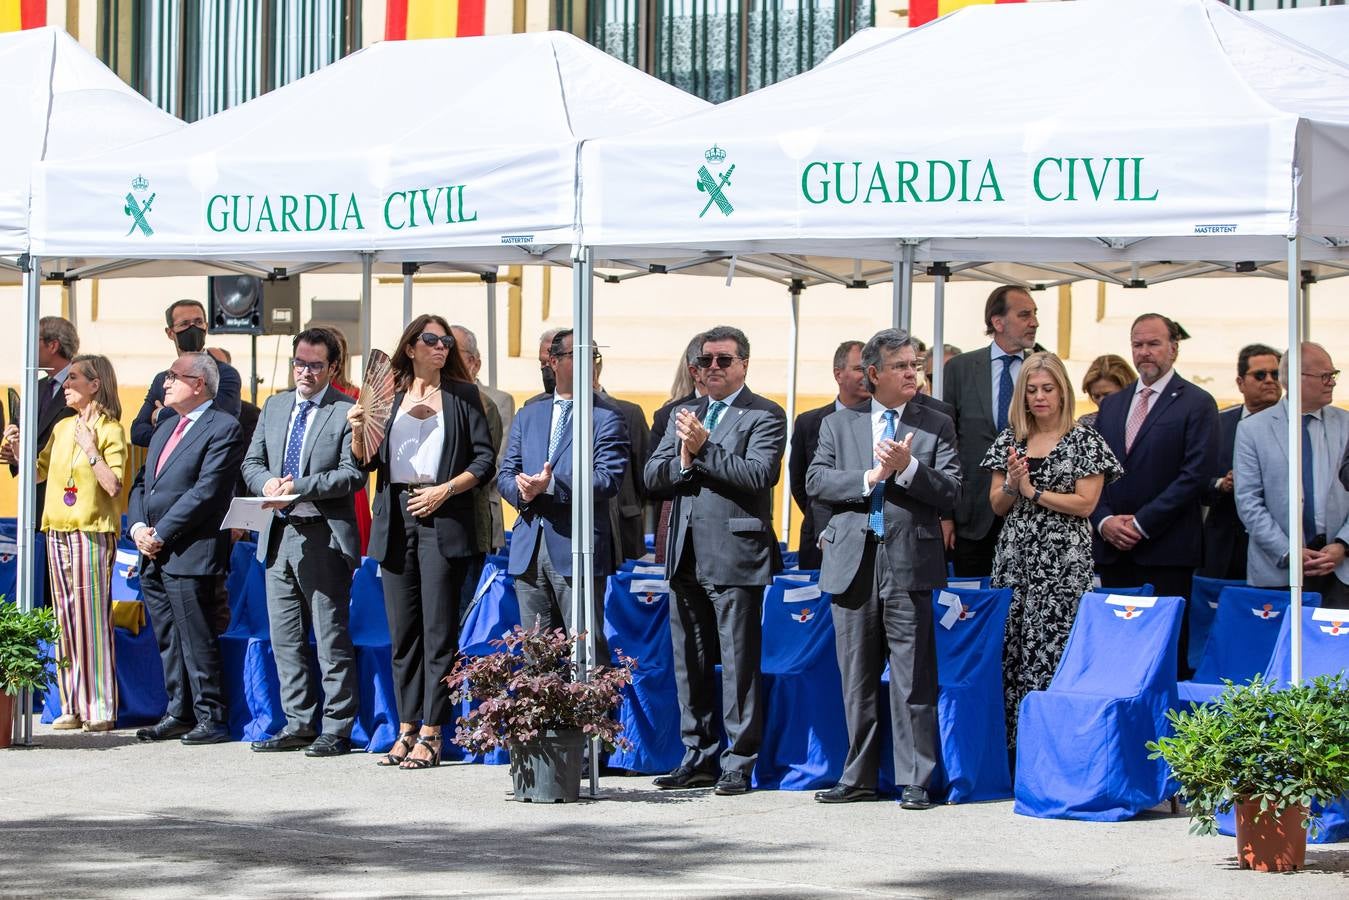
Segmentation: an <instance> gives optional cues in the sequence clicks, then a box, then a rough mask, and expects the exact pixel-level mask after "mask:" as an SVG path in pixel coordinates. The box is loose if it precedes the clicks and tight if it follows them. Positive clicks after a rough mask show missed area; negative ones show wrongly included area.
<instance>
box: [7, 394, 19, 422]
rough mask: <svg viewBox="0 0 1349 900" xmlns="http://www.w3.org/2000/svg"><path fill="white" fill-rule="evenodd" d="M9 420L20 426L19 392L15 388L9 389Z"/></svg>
mask: <svg viewBox="0 0 1349 900" xmlns="http://www.w3.org/2000/svg"><path fill="white" fill-rule="evenodd" d="M9 420H10V421H11V422H13V423H14V424H15V425H18V424H19V392H18V391H16V390H14V388H10V389H9Z"/></svg>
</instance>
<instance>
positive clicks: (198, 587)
mask: <svg viewBox="0 0 1349 900" xmlns="http://www.w3.org/2000/svg"><path fill="white" fill-rule="evenodd" d="M215 582H216V576H214V575H202V576H195V575H170V574H168V573H166V572H164V570H163V569H161V568H160V567H159V566H158V565H156V564H154V563H151V564H150V565H148V566H146V567H145V569H144V571H142V572H141V593H142V595H143V596H144V598H145V608H146V611H147V612H148V613H149V614H150V622H151V624H152V625H153V626H154V630H155V642H156V643H157V644H159V660H160V664H161V665H162V666H163V669H164V690H165V692H166V693H167V694H168V695H169V706H168V714H169V715H171V716H173V717H174V718H175V719H177V720H179V721H180V722H196V723H199V724H203V725H225V724H227V723H228V721H229V715H228V713H227V711H226V707H225V695H224V692H223V691H222V690H221V687H220V683H221V682H220V649H219V647H217V645H216V639H215V628H214V627H213V625H212V622H211V614H212V610H213V609H214V607H215Z"/></svg>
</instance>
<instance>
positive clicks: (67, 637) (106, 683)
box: [47, 531, 117, 722]
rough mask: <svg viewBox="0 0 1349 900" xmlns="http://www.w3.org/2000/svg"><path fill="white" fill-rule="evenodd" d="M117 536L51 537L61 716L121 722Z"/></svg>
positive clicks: (51, 534) (52, 533)
mask: <svg viewBox="0 0 1349 900" xmlns="http://www.w3.org/2000/svg"><path fill="white" fill-rule="evenodd" d="M116 552H117V535H116V534H113V533H112V532H110V531H107V532H101V531H49V532H47V571H48V573H49V574H50V576H51V585H52V605H53V606H54V607H55V608H56V621H57V622H58V623H59V624H60V626H61V640H60V643H59V645H58V647H57V658H58V660H61V661H62V662H65V661H68V662H69V664H70V665H69V668H63V669H61V670H60V671H58V673H57V684H58V685H59V687H60V692H61V712H63V713H68V714H74V715H77V716H79V717H80V718H81V719H83V720H84V721H85V722H113V721H116V719H117V676H116V675H115V674H114V673H113V644H112V566H113V558H114V556H115V554H116Z"/></svg>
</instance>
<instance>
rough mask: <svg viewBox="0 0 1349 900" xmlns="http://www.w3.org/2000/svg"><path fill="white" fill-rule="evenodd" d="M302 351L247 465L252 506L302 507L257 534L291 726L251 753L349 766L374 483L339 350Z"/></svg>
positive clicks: (317, 338)
mask: <svg viewBox="0 0 1349 900" xmlns="http://www.w3.org/2000/svg"><path fill="white" fill-rule="evenodd" d="M292 347H293V353H294V357H293V358H292V360H291V366H292V371H293V372H294V376H295V390H293V391H285V392H283V393H280V394H276V395H274V396H272V397H270V398H269V399H268V400H267V403H266V405H265V406H263V409H262V416H261V420H260V422H259V424H258V428H257V430H256V431H254V432H253V440H252V441H251V443H250V444H249V448H248V453H247V455H246V456H245V457H244V464H243V476H244V481H245V482H246V483H247V485H248V489H249V491H250V492H251V493H252V494H253V495H255V496H262V497H282V496H287V495H298V498H299V499H297V500H294V501H285V502H277V503H274V504H269V508H272V509H275V510H276V516H275V517H274V518H273V519H271V520H270V521H269V522H268V523H267V524H266V525H264V526H263V528H262V530H261V531H260V532H259V533H258V559H259V560H260V561H261V562H262V564H263V565H264V566H266V568H267V617H268V619H269V620H270V623H271V636H272V652H273V653H274V654H275V655H276V670H277V675H278V676H279V677H280V679H281V708H282V710H283V711H284V712H285V714H286V719H287V723H286V728H285V729H284V730H283V731H282V732H281V733H280V734H278V735H276V736H274V737H271V738H268V739H266V740H262V741H254V742H253V745H252V747H253V749H254V750H256V751H258V752H261V753H266V752H275V751H281V750H299V749H301V748H303V749H304V751H305V755H306V756H313V757H329V756H340V755H342V754H344V753H348V752H350V750H351V728H352V725H353V724H355V721H356V712H357V707H358V705H359V702H360V697H359V694H358V690H357V685H356V663H355V651H354V650H353V649H352V645H351V633H350V631H349V628H348V621H349V619H348V617H349V608H350V605H351V576H352V573H353V572H354V571H355V569H356V566H358V565H359V564H360V560H361V550H360V546H361V544H360V536H359V534H358V533H357V531H356V506H355V502H354V499H353V495H354V494H355V493H356V491H357V490H358V489H360V487H361V486H362V485H363V484H364V483H365V473H364V472H362V471H361V469H360V468H359V467H357V465H356V461H355V459H354V458H353V457H352V455H351V425H350V423H348V422H347V410H348V409H349V408H350V407H351V399H350V398H349V397H347V396H346V395H345V394H343V393H342V392H341V391H339V390H337V389H336V388H333V387H331V386H330V384H329V382H330V381H331V380H332V377H333V375H334V374H336V372H337V364H336V360H337V359H338V358H339V354H340V352H341V351H340V348H339V347H338V345H337V339H336V338H335V337H334V336H333V334H332V332H330V331H327V330H325V329H319V328H315V329H310V330H308V331H302V332H300V333H299V334H298V335H296V336H295V339H294V341H293V342H292ZM311 624H312V625H313V628H314V640H315V643H316V644H317V646H318V664H319V674H320V677H321V679H322V686H323V711H322V713H323V720H322V729H321V733H320V732H319V731H318V730H317V729H316V728H315V725H316V722H315V719H317V718H318V712H319V710H318V692H317V690H316V688H315V685H314V683H313V680H312V678H311V677H310V668H311V664H310V658H309V657H310V654H309V637H308V632H309V626H310V625H311Z"/></svg>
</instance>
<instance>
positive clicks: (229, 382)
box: [131, 300, 243, 447]
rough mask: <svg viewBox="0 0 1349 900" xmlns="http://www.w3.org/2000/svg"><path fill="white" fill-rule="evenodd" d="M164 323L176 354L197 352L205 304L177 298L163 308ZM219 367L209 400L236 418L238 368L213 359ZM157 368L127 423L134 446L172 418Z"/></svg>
mask: <svg viewBox="0 0 1349 900" xmlns="http://www.w3.org/2000/svg"><path fill="white" fill-rule="evenodd" d="M164 321H165V322H166V323H167V326H168V327H166V328H165V329H164V334H165V335H167V336H168V339H169V340H170V341H173V346H174V347H175V348H176V349H177V351H178V355H179V356H182V355H183V354H185V353H199V352H201V351H202V350H203V349H204V348H205V346H206V307H204V306H202V305H201V303H200V302H199V301H197V300H177V301H175V302H174V303H172V304H171V305H170V306H169V308H168V309H166V310H164ZM216 366H217V368H218V369H219V371H220V393H219V395H218V396H217V397H215V398H214V400H213V401H212V406H213V407H214V408H215V409H217V410H219V411H222V412H226V413H229V414H230V415H231V416H234V418H236V419H237V418H239V406H240V390H241V388H242V385H243V381H242V380H241V379H240V378H239V372H238V370H236V369H235V368H234V367H233V366H231V365H230V364H229V363H221V362H218V363H216ZM165 374H166V373H165V372H160V373H159V374H158V375H156V376H155V377H154V380H153V381H151V382H150V390H149V391H147V392H146V394H145V402H144V403H142V404H141V410H140V412H139V413H137V414H136V420H135V421H134V422H132V423H131V443H133V444H135V445H136V446H137V447H148V446H150V438H151V437H153V436H154V433H155V430H156V429H157V428H158V427H159V426H160V425H161V424H163V423H164V422H167V421H169V420H170V419H171V418H173V415H174V413H173V410H172V409H170V408H169V404H168V403H167V402H166V401H165V399H164V376H165Z"/></svg>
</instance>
